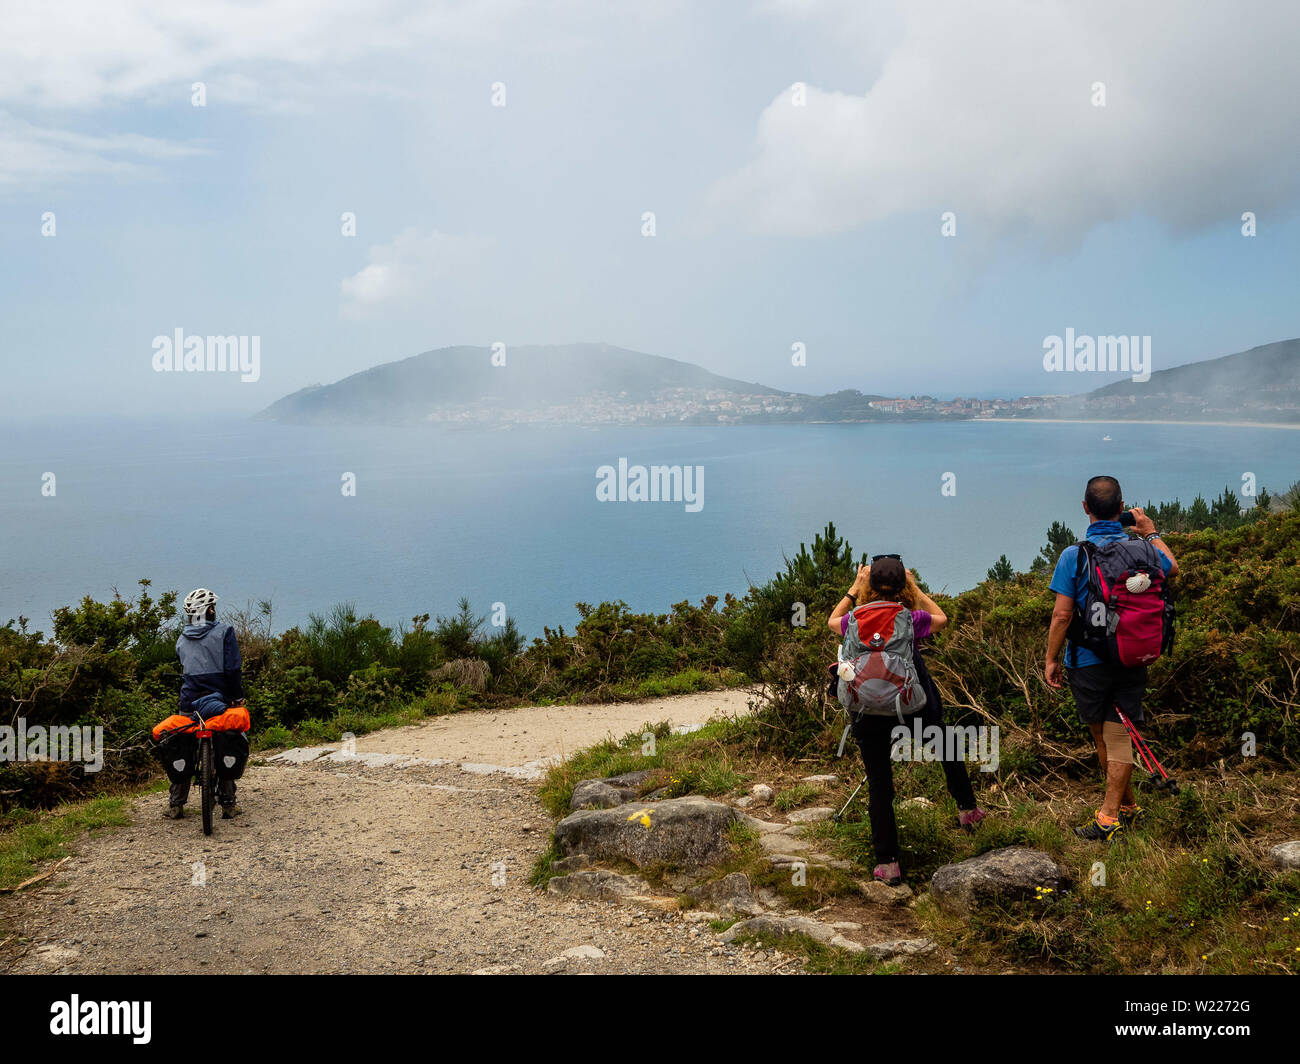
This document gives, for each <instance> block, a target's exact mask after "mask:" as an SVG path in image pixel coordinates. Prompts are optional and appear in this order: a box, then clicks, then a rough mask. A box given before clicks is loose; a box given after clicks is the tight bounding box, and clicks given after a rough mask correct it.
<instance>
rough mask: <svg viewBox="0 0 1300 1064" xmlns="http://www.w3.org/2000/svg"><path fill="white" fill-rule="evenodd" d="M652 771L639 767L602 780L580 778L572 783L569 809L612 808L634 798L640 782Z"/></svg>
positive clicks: (646, 778)
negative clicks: (575, 782)
mask: <svg viewBox="0 0 1300 1064" xmlns="http://www.w3.org/2000/svg"><path fill="white" fill-rule="evenodd" d="M653 775H654V772H653V771H652V770H650V769H641V770H638V771H636V772H624V773H623V774H622V775H621V776H607V777H605V778H604V779H602V780H581V781H579V782H578V783H577V784H575V785H574V788H573V796H572V797H571V798H570V799H569V808H570V809H612V808H614V807H615V806H618V805H623V804H624V803H625V802H631V801H633V800H635V798H636V796H637V791H638V790H639V789H640V787H641V784H643V783H644V782H645V781H646V780H648V779H649V778H650V777H651V776H653Z"/></svg>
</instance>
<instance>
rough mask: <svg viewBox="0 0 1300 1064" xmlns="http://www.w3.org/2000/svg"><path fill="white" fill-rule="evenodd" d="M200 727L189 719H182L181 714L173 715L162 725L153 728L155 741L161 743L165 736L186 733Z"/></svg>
mask: <svg viewBox="0 0 1300 1064" xmlns="http://www.w3.org/2000/svg"><path fill="white" fill-rule="evenodd" d="M197 727H198V725H197V724H195V723H194V721H192V720H190V718H189V717H182V716H181V715H180V714H179V713H173V714H172V715H171V716H170V717H168V718H167V719H166V720H165V721H163V722H162V723H161V724H155V725H154V726H153V741H154V742H161V741H162V737H163V736H164V735H170V734H171V733H172V732H177V731H185V730H187V729H189V728H197Z"/></svg>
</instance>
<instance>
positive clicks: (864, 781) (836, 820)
mask: <svg viewBox="0 0 1300 1064" xmlns="http://www.w3.org/2000/svg"><path fill="white" fill-rule="evenodd" d="M866 785H867V777H866V776H863V777H862V782H861V783H859V784H858V785H857V786H856V787H854V788H853V793H852V794H850V795H849V800H848V801H847V802H845V803H844V804H843V805H842V806H840V811H839V812H838V813H836V814H835V815H834V816H833V817H832V818H831V820H832V821H833V822H834V823H836V824H838V823H839V822H840V820H842V819H843V817H844V814H845V813H846V812H848V808H849V806H851V805H852V804H853V799H854V798H856V797H857V796H858V791H860V790H862V788H863V787H865V786H866Z"/></svg>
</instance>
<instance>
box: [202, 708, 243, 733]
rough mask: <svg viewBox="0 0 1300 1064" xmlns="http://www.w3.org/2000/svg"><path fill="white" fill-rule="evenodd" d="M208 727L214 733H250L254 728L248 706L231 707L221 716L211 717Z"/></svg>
mask: <svg viewBox="0 0 1300 1064" xmlns="http://www.w3.org/2000/svg"><path fill="white" fill-rule="evenodd" d="M207 726H208V727H209V728H211V729H212V730H213V731H240V732H244V731H248V730H249V729H250V728H251V727H252V726H253V721H252V719H251V718H250V717H249V716H248V707H247V706H230V707H228V708H227V709H226V711H225V712H224V713H222V714H220V715H219V716H216V717H209V718H208V720H207Z"/></svg>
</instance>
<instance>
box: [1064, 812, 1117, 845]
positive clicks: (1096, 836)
mask: <svg viewBox="0 0 1300 1064" xmlns="http://www.w3.org/2000/svg"><path fill="white" fill-rule="evenodd" d="M1074 833H1075V834H1076V835H1078V836H1079V838H1081V839H1087V840H1088V841H1089V842H1114V841H1115V839H1116V838H1117V837H1118V836H1120V835H1122V834H1123V833H1124V822H1123V821H1122V820H1118V819H1117V820H1113V821H1111V822H1110V823H1103V822H1102V819H1101V813H1098V814H1097V815H1096V816H1094V817H1093V818H1092V819H1091V820H1089V821H1088V823H1087V824H1085V825H1084V826H1083V827H1081V828H1075V829H1074Z"/></svg>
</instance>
